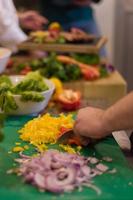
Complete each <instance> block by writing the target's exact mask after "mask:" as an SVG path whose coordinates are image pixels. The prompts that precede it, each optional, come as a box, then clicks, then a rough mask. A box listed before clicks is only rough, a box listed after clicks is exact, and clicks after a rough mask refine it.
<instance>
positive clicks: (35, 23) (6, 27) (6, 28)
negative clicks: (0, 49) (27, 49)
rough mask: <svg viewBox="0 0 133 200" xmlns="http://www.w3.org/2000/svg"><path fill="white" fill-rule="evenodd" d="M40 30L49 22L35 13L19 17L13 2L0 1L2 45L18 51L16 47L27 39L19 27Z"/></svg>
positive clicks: (0, 42)
mask: <svg viewBox="0 0 133 200" xmlns="http://www.w3.org/2000/svg"><path fill="white" fill-rule="evenodd" d="M19 19H20V23H21V24H22V26H25V27H26V28H28V29H30V28H32V29H34V30H35V29H40V28H41V27H42V25H43V24H45V23H47V20H46V19H45V18H43V17H41V16H40V15H39V14H38V13H35V12H33V11H30V12H27V13H24V14H20V15H17V11H16V9H15V7H14V4H13V2H12V0H6V1H5V0H0V45H1V46H4V47H8V48H10V49H12V50H13V51H16V46H17V45H18V44H19V43H21V42H23V41H25V40H26V39H27V36H26V34H25V33H24V32H23V31H22V30H21V28H20V26H19Z"/></svg>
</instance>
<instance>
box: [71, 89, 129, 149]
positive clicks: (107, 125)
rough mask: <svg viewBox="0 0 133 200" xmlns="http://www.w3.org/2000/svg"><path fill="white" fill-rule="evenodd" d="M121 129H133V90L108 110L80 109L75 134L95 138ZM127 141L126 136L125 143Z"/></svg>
mask: <svg viewBox="0 0 133 200" xmlns="http://www.w3.org/2000/svg"><path fill="white" fill-rule="evenodd" d="M121 130H133V92H131V93H129V94H128V95H127V96H125V97H124V98H122V99H121V100H119V101H118V102H117V103H115V104H114V105H112V106H111V107H109V108H108V109H107V110H102V109H98V108H93V107H86V108H83V109H81V110H79V111H78V114H77V119H76V122H75V126H74V133H75V134H77V135H80V136H85V137H90V138H95V139H101V138H104V137H106V136H108V135H110V134H111V133H112V132H114V131H121ZM116 134H117V133H116ZM127 142H128V141H127V138H125V143H126V144H127ZM126 144H124V146H125V145H126Z"/></svg>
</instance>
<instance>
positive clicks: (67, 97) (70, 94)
mask: <svg viewBox="0 0 133 200" xmlns="http://www.w3.org/2000/svg"><path fill="white" fill-rule="evenodd" d="M58 102H59V103H60V104H61V106H62V108H63V109H64V110H68V111H72V110H76V109H78V108H79V106H80V103H81V94H80V92H79V91H72V90H64V91H63V93H61V94H60V95H59V97H58Z"/></svg>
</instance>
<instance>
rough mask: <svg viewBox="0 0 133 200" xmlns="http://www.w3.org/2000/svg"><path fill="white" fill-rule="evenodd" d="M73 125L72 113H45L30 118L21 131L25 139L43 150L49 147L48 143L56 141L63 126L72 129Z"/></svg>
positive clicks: (21, 136) (22, 137)
mask: <svg viewBox="0 0 133 200" xmlns="http://www.w3.org/2000/svg"><path fill="white" fill-rule="evenodd" d="M73 125H74V120H73V117H72V114H69V115H64V114H60V115H59V116H58V117H53V116H51V115H50V114H45V115H43V116H42V117H38V118H35V119H33V120H30V121H29V122H28V123H26V124H25V125H24V127H23V128H22V129H21V130H19V133H20V138H21V139H22V140H23V141H27V142H29V143H30V144H33V145H34V146H36V147H37V149H38V150H39V151H43V149H44V150H46V149H47V147H46V146H45V145H46V144H53V143H56V141H57V139H58V137H59V135H60V134H61V128H62V127H64V128H67V129H71V128H73Z"/></svg>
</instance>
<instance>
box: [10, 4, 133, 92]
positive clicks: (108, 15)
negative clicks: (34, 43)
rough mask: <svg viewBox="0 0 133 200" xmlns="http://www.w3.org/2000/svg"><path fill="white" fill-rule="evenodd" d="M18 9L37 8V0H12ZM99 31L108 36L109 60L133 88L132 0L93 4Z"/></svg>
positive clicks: (130, 88) (129, 87)
mask: <svg viewBox="0 0 133 200" xmlns="http://www.w3.org/2000/svg"><path fill="white" fill-rule="evenodd" d="M14 3H15V5H16V7H17V8H18V9H19V10H25V9H26V10H28V9H38V0H27V1H23V0H14ZM94 10H95V16H96V19H97V23H98V25H99V28H100V30H101V33H102V34H103V35H105V36H107V38H108V43H107V46H106V50H107V56H108V59H109V61H110V62H111V63H112V64H114V65H115V67H116V68H117V69H118V70H119V71H120V72H121V73H122V75H123V76H124V78H125V79H126V81H127V83H128V90H132V89H133V81H132V72H133V70H132V63H133V56H132V51H133V40H132V31H133V30H132V29H133V0H117V1H116V0H103V1H102V2H101V3H100V4H97V5H94Z"/></svg>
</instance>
